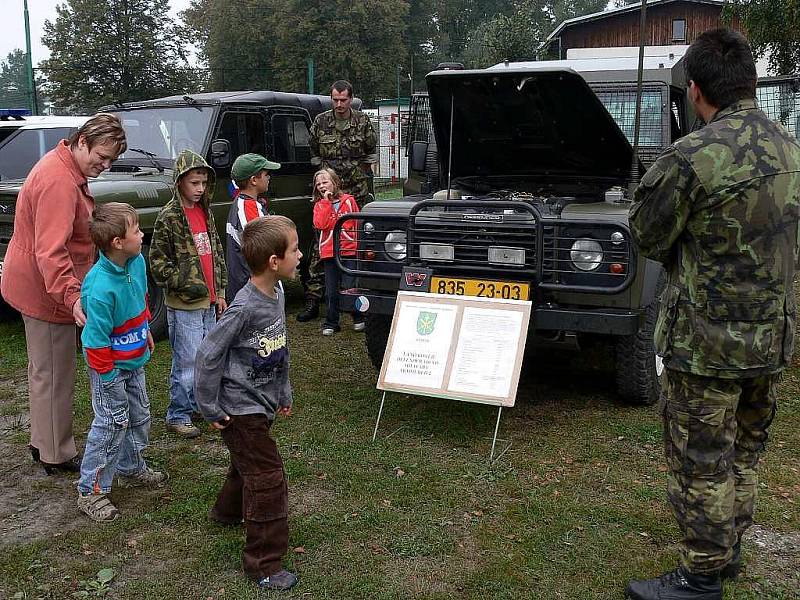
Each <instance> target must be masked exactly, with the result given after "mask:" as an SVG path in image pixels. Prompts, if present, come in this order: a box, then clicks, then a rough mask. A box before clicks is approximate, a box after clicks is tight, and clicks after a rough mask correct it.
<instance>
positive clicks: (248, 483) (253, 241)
mask: <svg viewBox="0 0 800 600" xmlns="http://www.w3.org/2000/svg"><path fill="white" fill-rule="evenodd" d="M242 254H243V255H244V257H245V260H246V261H247V265H248V267H249V268H250V272H251V274H252V276H251V277H250V281H248V282H247V283H246V284H245V286H244V287H243V288H242V289H241V290H239V292H238V293H237V294H236V298H235V299H234V301H233V302H232V303H231V304H230V306H229V307H228V310H226V311H225V312H224V313H222V317H221V318H220V320H219V321H218V322H217V325H216V327H215V328H214V329H212V330H211V332H210V333H209V334H208V336H207V337H206V338H205V339H204V340H203V342H202V344H201V345H200V349H199V350H198V351H197V359H196V364H195V399H196V401H197V405H198V407H199V408H200V410H201V411H202V413H203V416H204V417H205V418H206V420H207V421H210V422H211V425H212V426H213V427H215V428H216V429H219V430H220V432H221V434H222V439H223V441H224V442H225V445H226V446H227V447H228V450H229V452H230V455H231V465H230V468H229V469H228V475H227V478H226V480H225V482H224V483H223V485H222V489H221V490H220V492H219V495H218V497H217V501H216V503H215V504H214V507H213V508H212V509H211V512H210V515H209V516H210V517H211V518H212V519H214V520H216V521H219V522H221V523H225V524H238V523H241V522H242V521H244V526H245V532H246V540H245V546H244V549H243V551H242V564H243V567H244V571H245V573H246V574H247V575H248V576H249V577H251V578H252V579H254V580H255V581H256V582H257V583H258V586H259V587H260V588H261V589H267V590H288V589H290V588H291V587H292V586H294V585H295V584H296V583H297V576H296V575H295V574H294V573H290V572H289V571H287V570H285V569H283V567H282V565H281V557H282V556H283V555H284V554H285V553H286V550H287V549H288V546H289V523H288V517H287V504H288V494H287V488H286V477H285V473H284V470H283V459H282V458H281V455H280V454H279V453H278V447H277V445H276V444H275V440H273V439H272V437H270V435H269V430H270V426H271V425H272V422H273V420H274V419H275V415H278V414H279V415H282V416H287V417H288V416H291V414H292V388H291V386H290V384H289V349H288V346H287V344H286V313H285V310H284V295H283V287H282V286H281V284H280V281H279V280H280V279H291V278H293V277H294V276H295V274H296V272H297V266H298V264H299V263H300V259H301V258H302V256H303V255H302V253H301V252H300V250H299V249H298V246H297V230H296V229H295V225H294V223H292V221H291V220H289V219H287V218H286V217H280V216H270V217H259V218H258V219H255V220H253V221H251V222H249V223H248V224H247V226H246V227H245V229H244V233H243V234H242Z"/></svg>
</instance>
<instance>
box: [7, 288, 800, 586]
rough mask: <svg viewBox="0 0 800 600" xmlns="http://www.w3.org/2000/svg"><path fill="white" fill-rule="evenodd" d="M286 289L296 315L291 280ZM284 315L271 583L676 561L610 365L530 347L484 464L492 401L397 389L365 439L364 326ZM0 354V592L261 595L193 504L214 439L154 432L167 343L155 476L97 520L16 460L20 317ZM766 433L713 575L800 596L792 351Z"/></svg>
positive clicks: (532, 574) (636, 418) (235, 547)
mask: <svg viewBox="0 0 800 600" xmlns="http://www.w3.org/2000/svg"><path fill="white" fill-rule="evenodd" d="M289 291H290V307H289V312H290V313H295V312H297V310H298V309H299V308H300V305H301V297H300V290H299V288H298V287H297V286H296V285H292V286H290V288H289ZM289 322H290V345H291V352H292V375H291V378H292V381H293V385H294V394H295V415H294V416H293V417H291V418H288V419H282V420H279V421H278V423H277V424H276V426H275V427H274V434H275V436H276V438H277V440H278V443H279V446H280V449H281V452H282V454H283V456H284V459H285V461H286V469H287V472H288V475H289V494H290V499H291V500H290V529H291V540H290V552H289V555H288V556H287V557H286V564H287V566H288V567H289V568H291V569H294V570H296V571H297V572H298V574H299V576H300V584H299V585H298V587H297V588H296V589H295V590H294V591H293V592H292V593H289V594H282V595H279V594H275V597H282V598H315V599H322V598H333V599H339V598H341V599H351V598H353V599H355V598H359V599H360V598H364V599H387V600H388V599H404V598H426V599H447V598H467V599H476V600H485V599H486V598H498V599H499V598H543V599H548V598H564V599H582V598H622V590H623V589H624V585H625V582H626V581H627V580H628V579H629V578H631V577H636V576H653V575H656V574H659V573H660V572H662V571H663V570H666V569H670V568H672V567H673V566H674V564H675V562H676V559H677V551H676V547H675V541H676V539H677V537H678V532H677V528H676V526H675V524H674V522H673V520H672V517H671V514H670V511H669V507H668V505H667V503H666V500H665V494H664V485H665V475H664V466H663V460H662V450H661V442H660V438H661V426H660V422H659V418H658V415H657V411H656V410H655V409H654V408H630V407H626V406H624V405H622V404H620V403H619V402H618V401H617V399H616V398H615V395H614V391H613V375H612V373H611V371H610V370H609V368H608V365H604V364H592V363H591V362H590V361H588V360H583V359H580V358H576V356H575V355H574V354H558V353H548V354H547V355H541V356H539V355H535V354H531V355H530V356H528V357H527V358H526V362H527V365H528V368H529V371H530V373H531V374H529V375H528V376H526V377H525V378H524V379H523V381H522V383H521V386H520V392H519V396H518V399H517V405H516V407H514V408H513V409H509V410H507V411H504V417H503V421H502V423H501V433H500V435H501V437H502V438H504V439H507V440H510V441H511V442H512V446H511V448H510V450H509V451H508V452H507V453H506V454H505V455H503V457H502V458H501V459H500V461H498V462H497V463H496V464H495V465H494V466H492V467H490V466H489V465H487V457H488V453H489V447H490V444H491V433H492V429H493V426H494V419H495V414H496V413H495V409H492V408H490V407H486V406H481V405H472V404H463V403H457V402H451V401H445V400H436V399H428V398H421V397H406V396H399V395H391V396H390V397H389V399H388V400H387V405H386V408H385V411H384V416H383V420H382V425H381V431H380V433H379V439H378V441H377V442H376V443H372V442H371V441H370V440H371V435H372V427H373V425H374V420H375V416H376V413H377V408H378V403H379V394H378V392H377V391H376V390H375V387H374V382H375V371H374V370H373V368H372V366H371V365H370V364H369V361H368V359H367V356H366V352H365V350H364V342H363V334H360V333H355V332H352V331H350V330H347V329H346V330H345V331H343V333H341V334H338V335H336V336H333V337H330V338H323V337H320V335H319V333H318V329H317V327H318V324H316V323H311V324H305V325H303V324H299V323H297V322H296V321H295V320H294V318H290V320H289ZM348 323H349V321H347V320H345V324H348ZM0 361H1V362H0V473H2V474H1V475H0V478H2V482H3V493H2V495H0V598H53V599H59V600H60V599H64V598H71V597H106V598H126V599H141V598H153V599H157V600H167V599H172V598H174V599H183V598H192V599H194V598H198V599H220V600H227V599H234V598H254V597H256V596H257V592H256V590H255V588H254V587H253V585H252V584H251V583H249V582H248V581H247V580H246V579H245V577H244V576H243V575H242V574H241V572H240V563H239V554H240V549H241V546H242V540H243V534H242V530H241V529H239V528H231V527H223V526H219V525H216V524H212V523H210V522H209V521H208V519H207V517H206V513H207V511H208V509H209V507H210V506H211V503H212V502H213V500H214V498H215V495H216V492H217V489H218V486H219V484H220V482H221V481H222V477H223V473H224V471H225V468H226V465H227V452H226V450H225V448H224V446H223V445H222V443H221V440H220V439H219V436H218V435H217V434H215V433H213V432H212V431H210V430H204V433H203V436H202V437H201V438H199V439H198V440H195V441H185V440H179V439H176V438H175V437H174V436H172V435H171V434H169V433H168V432H166V431H165V428H164V422H163V417H164V414H165V409H166V405H167V380H168V372H169V363H170V357H169V346H168V344H167V343H165V342H161V343H159V344H158V346H157V348H156V352H155V355H154V357H153V360H152V361H151V362H150V364H149V365H148V367H147V377H148V386H149V391H150V398H151V402H152V406H151V410H152V414H153V424H152V430H151V445H150V448H149V449H148V451H147V456H148V458H149V460H150V461H151V463H152V465H153V466H155V467H156V468H160V469H164V470H166V471H167V472H168V473H169V474H170V476H171V479H170V481H169V482H168V483H167V484H166V485H165V486H164V487H163V488H161V489H157V490H151V491H140V490H115V491H114V492H113V497H114V500H115V502H116V504H117V506H118V507H119V508H120V510H121V511H122V517H121V518H120V519H118V520H117V521H116V522H114V523H112V524H109V525H97V524H94V523H92V522H90V521H88V519H86V518H85V517H83V516H82V515H81V514H80V513H79V512H78V511H77V509H76V507H75V489H74V485H73V483H72V481H71V478H69V477H64V476H55V477H47V476H46V475H44V473H43V472H42V470H41V469H40V468H38V467H36V466H35V465H33V464H32V462H31V460H30V457H29V455H27V450H26V443H27V439H28V438H27V426H26V418H25V411H26V402H27V399H26V389H25V365H26V357H25V342H24V335H23V329H22V324H21V322H20V321H19V320H13V319H12V320H10V321H6V322H3V323H0ZM75 413H76V421H75V432H76V438H77V439H78V440H79V443H80V444H81V445H82V444H83V442H84V441H85V438H86V431H87V429H88V427H89V423H90V421H91V407H90V404H89V400H88V394H87V380H86V376H85V370H84V369H83V368H81V369H80V373H79V383H78V386H77V395H76V406H75ZM771 431H772V438H771V443H770V447H769V450H768V452H767V453H766V455H765V459H764V462H763V468H762V485H761V490H760V494H761V495H760V500H759V505H758V513H757V515H756V521H757V526H756V527H754V528H753V529H752V530H751V532H752V535H750V536H749V537H748V539H747V541H746V543H745V550H744V556H745V560H746V561H747V563H748V566H747V574H746V576H745V577H744V578H743V579H742V580H741V581H740V582H738V583H737V584H735V585H734V584H729V585H727V587H726V592H725V597H726V598H727V599H733V598H735V599H737V600H741V599H761V598H776V599H777V598H798V592H797V590H798V589H800V575H798V570H799V569H798V565H799V564H800V457H799V456H798V448H800V361H798V359H797V357H796V358H795V362H794V365H793V366H792V368H791V369H790V370H789V371H788V372H787V373H786V375H785V377H784V378H783V383H782V386H781V396H780V410H779V413H778V417H777V418H776V420H775V423H774V425H773V427H772V430H771ZM104 569H111V570H112V571H111V572H109V571H103V570H104ZM98 573H101V575H100V576H98ZM111 576H113V578H111V579H110V581H106V580H108V579H109V578H110V577H111ZM262 596H263V597H268V595H267V594H263V595H262Z"/></svg>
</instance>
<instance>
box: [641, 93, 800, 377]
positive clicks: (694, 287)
mask: <svg viewBox="0 0 800 600" xmlns="http://www.w3.org/2000/svg"><path fill="white" fill-rule="evenodd" d="M630 223H631V230H632V233H633V237H634V239H635V241H636V242H637V244H638V246H639V250H640V251H641V252H642V253H643V254H644V255H645V256H647V257H649V258H652V259H654V260H657V261H660V262H662V263H664V266H665V268H666V270H667V272H668V283H667V286H666V288H665V290H664V292H663V294H662V297H661V311H660V314H659V317H658V322H657V324H656V333H655V343H656V351H657V352H658V353H659V354H660V355H662V356H663V357H664V358H665V362H666V365H667V366H668V367H669V368H671V369H676V370H679V371H685V372H690V373H694V374H697V375H704V376H711V377H721V378H744V377H752V376H755V375H759V374H762V373H769V372H776V371H779V370H781V369H783V368H784V367H785V366H786V365H787V363H788V362H789V361H790V360H791V356H792V349H793V341H794V340H793V326H794V321H795V314H796V306H795V298H794V292H793V290H792V280H793V277H794V273H795V268H796V263H797V260H798V252H799V249H798V246H799V245H800V227H799V223H800V145H799V144H798V141H797V140H796V139H795V138H794V137H793V136H791V135H790V134H789V133H788V132H787V131H786V130H785V129H784V128H783V127H781V126H780V125H779V124H777V123H775V122H773V121H772V120H770V119H769V118H768V117H767V116H766V115H765V114H764V113H762V112H761V111H760V110H758V109H757V108H756V105H755V102H754V101H753V100H746V101H740V102H737V103H735V104H733V105H731V106H729V107H727V108H725V109H722V110H720V111H719V112H718V113H717V114H716V115H715V117H714V118H713V119H712V120H711V122H710V123H709V124H708V125H706V126H705V127H704V128H703V129H701V130H700V131H697V132H694V133H691V134H689V135H687V136H685V137H683V138H681V139H680V140H678V141H677V142H676V143H675V144H674V145H673V146H671V147H670V148H668V149H667V150H666V151H665V152H664V153H663V154H662V155H661V156H660V157H659V158H658V160H656V162H655V163H654V164H653V165H652V166H651V167H650V169H649V170H648V171H647V173H646V174H645V176H644V177H643V178H642V182H641V184H640V185H639V187H638V189H637V190H636V193H635V197H634V204H633V206H632V208H631V214H630Z"/></svg>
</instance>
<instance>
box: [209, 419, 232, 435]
mask: <svg viewBox="0 0 800 600" xmlns="http://www.w3.org/2000/svg"><path fill="white" fill-rule="evenodd" d="M230 424H231V418H230V417H229V416H228V415H225V418H224V419H222V420H221V421H212V422H211V426H212V427H213V428H214V429H219V430H220V431H221V430H223V429H225V428H226V427H227V426H228V425H230Z"/></svg>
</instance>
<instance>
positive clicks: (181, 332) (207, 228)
mask: <svg viewBox="0 0 800 600" xmlns="http://www.w3.org/2000/svg"><path fill="white" fill-rule="evenodd" d="M173 177H174V179H175V190H174V192H173V196H172V200H170V201H169V202H167V203H166V204H165V205H164V208H162V209H161V212H160V213H159V214H158V218H157V219H156V224H155V226H154V228H153V239H152V241H151V243H150V273H151V274H152V276H153V279H154V280H155V282H156V284H157V285H158V286H159V287H160V288H162V289H163V290H164V297H165V302H166V305H167V324H168V325H169V342H170V345H171V346H172V369H171V371H170V385H169V408H168V409H167V429H169V430H170V431H173V432H174V433H177V434H178V435H180V436H182V437H187V438H194V437H197V436H199V435H200V430H199V429H198V428H197V427H195V426H194V425H192V413H193V412H197V404H196V403H195V399H194V359H195V354H196V353H197V348H198V347H199V346H200V342H202V341H203V338H204V337H205V336H206V334H207V333H208V332H209V331H210V330H211V328H212V327H214V325H215V324H216V322H217V315H218V314H222V312H223V311H224V310H225V309H226V308H227V303H226V302H225V286H226V285H227V273H226V270H225V260H224V253H223V249H222V242H221V241H220V239H219V235H218V234H217V227H216V225H215V224H214V214H213V213H212V212H211V209H210V207H209V204H210V202H211V196H212V194H213V190H214V180H215V176H214V170H213V169H212V168H211V167H210V166H208V163H206V161H205V160H204V159H203V157H202V156H200V155H198V154H195V153H194V152H192V151H191V150H184V151H183V152H181V153H180V154H179V155H178V158H176V159H175V166H174V167H173Z"/></svg>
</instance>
